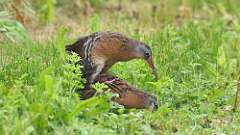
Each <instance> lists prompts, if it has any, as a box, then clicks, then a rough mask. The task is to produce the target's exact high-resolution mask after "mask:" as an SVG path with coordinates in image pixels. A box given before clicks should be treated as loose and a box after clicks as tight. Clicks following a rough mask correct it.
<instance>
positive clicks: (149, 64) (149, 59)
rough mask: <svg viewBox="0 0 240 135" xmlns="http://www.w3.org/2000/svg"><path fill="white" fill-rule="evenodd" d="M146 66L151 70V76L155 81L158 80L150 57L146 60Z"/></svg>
mask: <svg viewBox="0 0 240 135" xmlns="http://www.w3.org/2000/svg"><path fill="white" fill-rule="evenodd" d="M146 62H147V64H148V66H149V67H150V68H151V70H152V74H153V75H154V76H155V79H156V80H157V79H158V75H157V70H156V68H155V65H154V63H153V59H152V57H149V58H148V59H147V60H146Z"/></svg>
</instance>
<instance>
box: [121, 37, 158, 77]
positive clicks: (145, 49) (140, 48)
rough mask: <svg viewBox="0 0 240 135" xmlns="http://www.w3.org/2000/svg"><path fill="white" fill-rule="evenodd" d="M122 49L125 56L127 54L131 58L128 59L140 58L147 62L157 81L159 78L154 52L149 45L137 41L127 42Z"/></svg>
mask: <svg viewBox="0 0 240 135" xmlns="http://www.w3.org/2000/svg"><path fill="white" fill-rule="evenodd" d="M122 47H123V49H122V50H123V52H124V53H123V54H125V55H126V56H129V55H130V56H131V57H128V58H129V59H133V58H140V59H143V60H145V61H146V62H147V64H148V66H149V67H150V68H151V70H152V73H153V74H154V76H155V77H156V79H157V78H158V76H157V71H156V67H155V65H154V62H153V56H152V50H151V48H150V47H149V46H148V45H146V44H145V43H143V42H139V41H136V40H126V41H125V43H124V45H122Z"/></svg>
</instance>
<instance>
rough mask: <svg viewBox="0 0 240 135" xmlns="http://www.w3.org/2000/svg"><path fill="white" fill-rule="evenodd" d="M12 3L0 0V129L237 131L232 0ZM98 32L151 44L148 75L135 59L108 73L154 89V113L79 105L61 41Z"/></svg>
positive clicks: (97, 103)
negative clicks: (153, 70) (151, 66)
mask: <svg viewBox="0 0 240 135" xmlns="http://www.w3.org/2000/svg"><path fill="white" fill-rule="evenodd" d="M18 2H19V1H18V0H2V1H0V71H1V72H0V133H1V134H149V135H150V134H204V135H205V134H240V117H239V115H240V113H239V109H238V110H237V111H236V112H235V113H233V112H232V104H233V100H234V96H235V92H236V89H237V86H236V84H237V80H238V78H239V70H240V68H239V66H240V64H239V60H240V53H239V49H240V46H239V44H240V23H239V21H240V18H239V13H240V8H239V6H240V2H239V1H238V0H218V1H216V0H202V1H199V0H159V1H158V0H151V1H143V0H129V1H128V0H119V1H115V0H89V1H84V0H78V1H74V2H72V1H69V2H68V1H63V0H58V1H54V0H43V1H37V2H36V1H33V0H24V1H21V2H20V3H18ZM13 5H15V8H14V6H13ZM99 30H103V31H105V30H111V31H116V32H121V33H124V34H126V35H128V36H129V37H132V38H134V39H138V40H141V41H144V42H146V43H147V44H149V45H150V46H151V48H152V50H153V54H154V61H155V63H156V65H157V69H158V74H159V76H160V78H159V80H158V81H154V80H153V76H152V75H151V74H150V72H149V69H148V67H147V65H146V64H145V63H144V62H143V61H141V60H134V61H130V62H127V63H119V64H117V65H115V66H114V67H113V68H112V70H111V71H112V72H113V73H114V74H116V75H117V76H119V77H121V78H123V79H126V80H127V81H129V83H130V84H132V85H134V86H136V87H138V88H141V89H143V90H145V91H148V92H149V93H152V94H154V95H157V96H158V101H159V106H160V107H159V109H158V110H157V111H156V112H150V111H147V110H134V109H132V110H126V109H124V108H123V107H121V106H118V105H115V104H113V103H111V102H109V98H110V96H111V95H102V96H100V97H94V98H92V99H90V100H86V101H79V99H78V97H77V95H76V93H74V92H73V90H74V88H75V87H81V85H82V83H81V82H82V81H84V80H83V79H81V77H80V76H81V73H79V72H77V71H78V70H77V69H78V67H75V66H74V65H70V64H68V63H65V62H64V59H66V56H65V54H64V45H66V44H69V43H72V42H73V41H75V40H76V39H77V37H79V36H82V35H87V34H89V33H91V32H94V31H99ZM68 59H70V61H73V62H74V61H75V60H76V59H77V58H75V57H72V58H68ZM73 71H75V72H77V73H76V74H73V73H72V72H73ZM79 82H80V83H79ZM96 87H97V89H98V90H99V91H101V88H102V87H103V86H102V85H100V84H98V85H96Z"/></svg>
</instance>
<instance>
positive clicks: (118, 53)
mask: <svg viewBox="0 0 240 135" xmlns="http://www.w3.org/2000/svg"><path fill="white" fill-rule="evenodd" d="M66 50H67V51H72V52H75V53H77V54H79V55H80V57H81V58H82V60H81V61H80V64H82V65H83V69H82V72H83V76H84V77H85V78H87V81H88V84H89V86H88V87H89V88H90V86H91V84H93V83H94V82H95V79H96V77H97V76H98V75H99V74H101V73H105V72H106V71H108V69H109V68H110V67H111V66H112V65H113V64H115V63H117V62H120V61H128V60H132V59H137V58H141V59H144V60H146V62H147V63H148V65H149V66H150V68H151V69H152V71H153V73H154V75H155V76H156V77H157V74H156V69H155V66H154V64H153V60H152V51H151V49H150V47H149V46H147V45H146V44H145V43H143V42H140V41H137V40H134V39H130V38H128V37H126V36H124V35H122V34H119V33H115V32H96V33H93V34H91V35H89V36H86V37H81V38H79V39H78V40H77V41H76V42H75V43H73V44H72V45H68V46H66Z"/></svg>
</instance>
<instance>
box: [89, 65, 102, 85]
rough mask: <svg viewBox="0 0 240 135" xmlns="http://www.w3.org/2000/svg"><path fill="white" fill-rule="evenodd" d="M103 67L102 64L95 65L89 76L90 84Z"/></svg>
mask: <svg viewBox="0 0 240 135" xmlns="http://www.w3.org/2000/svg"><path fill="white" fill-rule="evenodd" d="M103 68H104V64H99V65H97V67H96V70H95V72H94V73H93V74H92V75H91V77H90V81H89V83H90V85H92V84H93V83H94V81H95V80H96V78H97V76H98V75H99V74H100V73H101V72H102V70H103Z"/></svg>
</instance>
